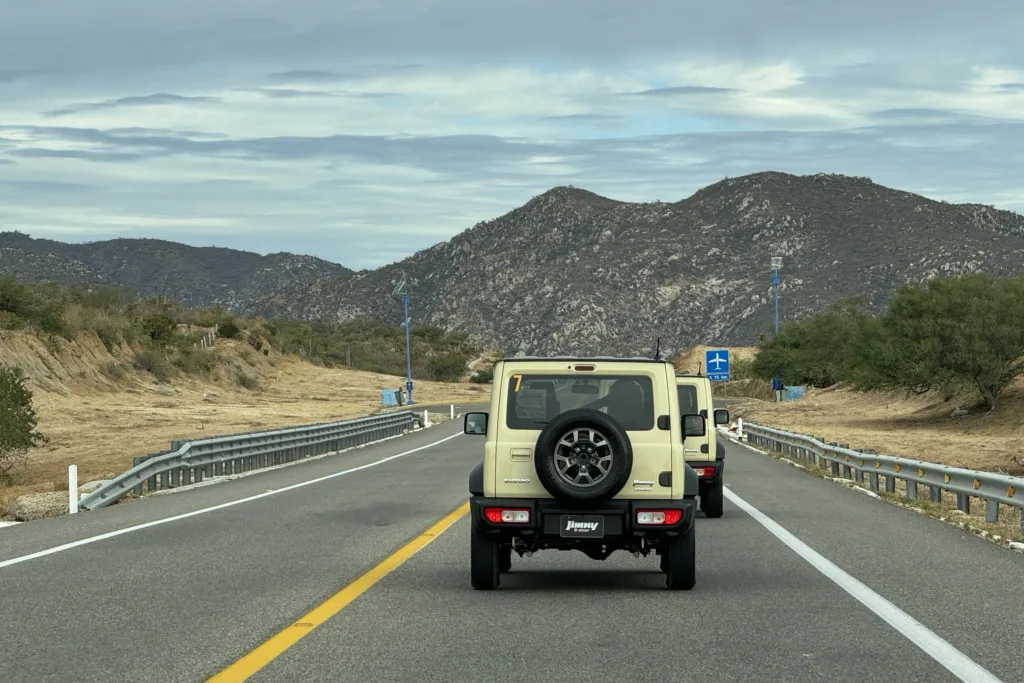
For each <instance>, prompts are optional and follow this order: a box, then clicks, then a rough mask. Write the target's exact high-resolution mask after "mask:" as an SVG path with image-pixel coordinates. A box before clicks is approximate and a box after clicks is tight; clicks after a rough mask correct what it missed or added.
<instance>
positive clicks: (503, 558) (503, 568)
mask: <svg viewBox="0 0 1024 683" xmlns="http://www.w3.org/2000/svg"><path fill="white" fill-rule="evenodd" d="M498 571H499V572H501V573H502V574H508V573H509V572H510V571H512V546H510V545H503V546H501V547H500V548H498Z"/></svg>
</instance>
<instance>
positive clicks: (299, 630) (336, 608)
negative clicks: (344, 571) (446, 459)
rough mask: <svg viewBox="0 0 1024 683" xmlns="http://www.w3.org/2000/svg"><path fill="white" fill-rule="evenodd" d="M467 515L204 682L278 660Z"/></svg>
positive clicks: (226, 680)
mask: <svg viewBox="0 0 1024 683" xmlns="http://www.w3.org/2000/svg"><path fill="white" fill-rule="evenodd" d="M468 512H469V501H468V500H467V501H466V502H464V503H463V504H462V505H460V506H459V507H458V508H456V509H455V510H453V511H452V512H450V513H448V514H447V515H445V517H444V518H443V519H441V520H440V521H439V522H437V523H436V524H434V525H433V526H432V527H430V528H429V529H427V530H426V531H424V532H423V533H422V534H420V535H419V536H417V537H416V538H414V539H413V540H411V541H409V542H408V543H406V544H405V545H404V546H402V547H401V548H399V549H398V550H396V551H395V552H394V553H392V554H391V555H390V556H389V557H388V558H387V559H385V560H384V561H383V562H381V563H380V564H378V565H377V566H376V567H374V568H373V569H371V570H370V571H368V572H366V573H365V574H363V575H362V576H360V577H359V578H358V579H356V580H355V581H353V582H352V583H350V584H348V585H347V586H345V587H344V588H342V589H341V590H340V591H338V592H337V593H335V594H334V595H332V596H331V597H330V598H328V599H327V600H326V601H325V602H323V603H321V604H320V605H318V606H317V607H314V608H313V609H312V610H311V611H310V612H309V613H308V614H305V615H303V616H302V617H300V618H299V619H298V620H296V621H295V622H293V623H292V624H290V625H289V626H287V627H286V628H285V629H284V630H283V631H280V632H279V633H277V635H275V636H273V637H272V638H271V639H270V640H268V641H266V642H265V643H263V644H262V645H260V646H258V647H257V648H256V649H254V650H253V651H252V652H250V653H249V654H247V655H245V656H243V657H242V658H241V659H239V660H237V661H236V662H235V663H234V664H231V665H230V666H228V667H227V668H226V669H224V670H223V671H221V672H220V673H218V674H216V675H214V676H213V677H212V678H209V679H207V682H206V683H240V682H241V681H245V680H247V679H248V678H249V677H250V676H252V675H253V674H255V673H256V672H257V671H259V670H260V669H262V668H263V667H265V666H266V665H267V664H269V663H270V662H272V661H274V660H275V659H276V658H277V657H279V656H280V655H281V654H282V653H283V652H284V651H285V650H287V649H288V648H290V647H291V646H292V645H294V644H295V643H297V642H299V640H301V639H302V638H304V637H305V636H307V635H309V633H311V632H312V631H313V629H315V628H316V627H317V626H319V625H320V624H322V623H324V622H325V621H327V620H328V619H330V618H331V617H333V616H334V615H335V614H337V613H338V612H340V611H341V610H342V609H343V608H345V607H346V606H347V605H348V604H349V603H351V602H352V601H353V600H355V599H356V598H358V597H359V596H360V595H362V594H363V593H365V592H366V591H367V590H368V589H369V588H371V587H372V586H373V585H374V584H376V583H377V582H378V581H380V580H381V579H383V578H384V577H385V576H387V575H388V574H389V573H391V572H392V571H393V570H394V569H396V568H397V567H398V566H399V565H401V564H402V563H403V562H405V561H406V560H408V559H409V558H410V557H412V556H413V555H415V554H416V553H417V552H419V551H420V550H422V549H423V548H424V547H425V546H426V545H427V544H428V543H430V542H431V541H432V540H434V539H435V538H436V537H438V536H440V535H441V533H442V532H444V531H445V530H446V529H447V528H448V527H450V526H451V525H453V524H455V522H457V521H459V520H460V519H462V518H463V517H464V516H465V515H466V513H468Z"/></svg>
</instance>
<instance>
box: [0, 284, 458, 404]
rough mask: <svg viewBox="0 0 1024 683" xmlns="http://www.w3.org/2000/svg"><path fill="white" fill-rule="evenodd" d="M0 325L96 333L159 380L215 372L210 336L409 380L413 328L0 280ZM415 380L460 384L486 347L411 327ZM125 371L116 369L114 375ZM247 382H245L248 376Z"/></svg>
mask: <svg viewBox="0 0 1024 683" xmlns="http://www.w3.org/2000/svg"><path fill="white" fill-rule="evenodd" d="M0 330H23V331H27V332H31V333H34V334H36V335H38V336H39V337H40V338H41V339H43V340H44V341H45V343H46V345H47V347H48V348H49V349H50V350H51V351H53V352H55V353H59V350H60V348H61V344H62V342H63V341H71V340H74V339H75V338H76V337H77V336H78V335H80V334H83V333H90V332H91V333H93V334H95V335H96V336H97V337H98V338H99V339H100V341H101V342H102V343H103V345H104V346H105V347H106V348H107V350H108V351H110V352H114V350H115V349H116V348H118V347H128V348H130V349H131V359H132V360H131V364H132V365H133V366H134V367H135V369H136V370H140V371H144V372H148V373H150V374H151V375H153V376H154V377H155V378H156V379H157V380H158V381H160V382H168V381H170V379H171V378H172V377H173V376H175V375H176V374H184V375H198V376H203V375H208V374H209V373H210V372H211V371H213V370H214V366H215V365H216V362H217V356H216V355H215V354H214V353H213V352H212V351H211V350H210V349H209V348H208V347H206V346H205V345H204V342H203V338H204V337H207V335H209V334H210V333H211V332H213V333H214V334H215V336H216V337H219V338H228V339H238V340H241V341H243V342H246V343H248V344H249V345H250V346H252V348H253V349H255V350H256V351H258V352H262V353H263V354H265V355H269V353H270V352H271V350H277V351H279V352H281V353H285V354H295V355H298V356H299V357H301V358H303V359H305V360H308V361H310V362H312V363H314V364H317V365H322V366H325V367H330V368H335V367H350V368H353V369H356V370H366V371H370V372H376V373H381V374H389V375H396V376H401V377H404V376H405V373H406V355H405V330H404V328H402V327H398V326H388V325H381V324H379V323H376V322H373V321H368V320H357V321H354V322H350V323H344V324H327V323H314V324H308V323H301V322H292V321H278V320H267V319H262V318H240V317H234V316H232V315H230V314H229V313H228V312H226V311H225V310H224V309H222V308H220V307H214V308H209V309H203V310H196V309H189V308H185V307H184V306H182V305H181V304H179V303H177V302H174V301H168V300H167V299H166V298H161V297H150V298H138V297H135V296H133V295H131V294H129V293H127V292H126V291H124V290H119V289H117V288H113V287H84V286H80V287H67V286H61V285H26V284H22V283H19V282H16V281H15V280H13V279H11V278H0ZM410 337H411V346H412V376H413V379H425V380H432V381H442V382H457V381H460V380H461V379H462V378H463V377H464V376H465V375H466V374H467V364H468V362H469V361H470V360H471V359H472V358H474V357H475V355H476V354H477V353H478V352H477V350H476V349H475V348H473V346H472V345H471V344H469V343H468V341H467V335H465V334H458V333H447V334H446V333H445V332H444V331H443V330H440V329H438V328H435V327H421V328H414V329H413V330H411V332H410ZM120 370H121V369H120V368H117V367H113V366H112V367H111V368H110V372H111V374H115V375H116V374H117V373H118V372H119V371H120ZM239 382H240V383H242V384H243V385H244V384H245V382H244V380H242V379H240V380H239Z"/></svg>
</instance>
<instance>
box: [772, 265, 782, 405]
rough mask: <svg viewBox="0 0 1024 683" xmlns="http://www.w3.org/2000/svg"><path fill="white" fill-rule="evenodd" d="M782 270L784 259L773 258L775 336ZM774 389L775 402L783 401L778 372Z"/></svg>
mask: <svg viewBox="0 0 1024 683" xmlns="http://www.w3.org/2000/svg"><path fill="white" fill-rule="evenodd" d="M780 268H782V257H781V256H773V257H772V289H774V290H775V334H776V335H778V334H779V269H780ZM772 388H773V389H775V401H776V403H778V402H779V401H781V400H782V378H781V377H779V374H778V371H777V370H776V373H775V379H774V380H773V381H772Z"/></svg>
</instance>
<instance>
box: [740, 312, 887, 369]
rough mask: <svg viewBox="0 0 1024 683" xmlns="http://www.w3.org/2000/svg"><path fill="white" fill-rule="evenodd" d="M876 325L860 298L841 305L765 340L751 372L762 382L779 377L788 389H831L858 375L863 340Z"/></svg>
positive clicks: (791, 324)
mask: <svg viewBox="0 0 1024 683" xmlns="http://www.w3.org/2000/svg"><path fill="white" fill-rule="evenodd" d="M874 324H875V321H874V320H873V319H872V318H870V317H869V316H868V315H867V314H866V313H864V311H863V302H862V301H861V299H860V298H852V299H847V300H845V301H841V302H839V303H837V304H835V305H833V306H832V307H831V308H830V309H829V311H828V312H827V313H825V314H823V315H819V316H816V317H813V318H810V319H809V320H805V321H803V322H798V323H790V324H787V325H785V326H784V327H782V328H780V330H779V334H778V335H776V336H774V337H772V338H770V339H767V340H763V341H762V342H761V348H760V349H759V350H758V353H757V355H756V356H755V358H754V361H753V363H752V366H751V370H752V372H753V373H754V374H755V375H757V376H758V377H761V378H762V379H771V378H772V377H774V376H775V374H776V373H778V374H779V376H780V377H781V378H782V381H783V383H784V384H788V385H796V384H809V385H811V386H815V387H827V386H831V385H833V384H835V383H836V382H840V381H843V380H845V379H849V378H851V377H852V376H853V375H854V374H855V373H856V370H857V368H858V367H859V365H860V360H861V358H862V357H863V356H861V355H860V354H861V348H860V342H861V339H862V338H863V337H864V336H865V335H867V334H868V333H869V330H870V329H871V328H872V327H873V325H874Z"/></svg>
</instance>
